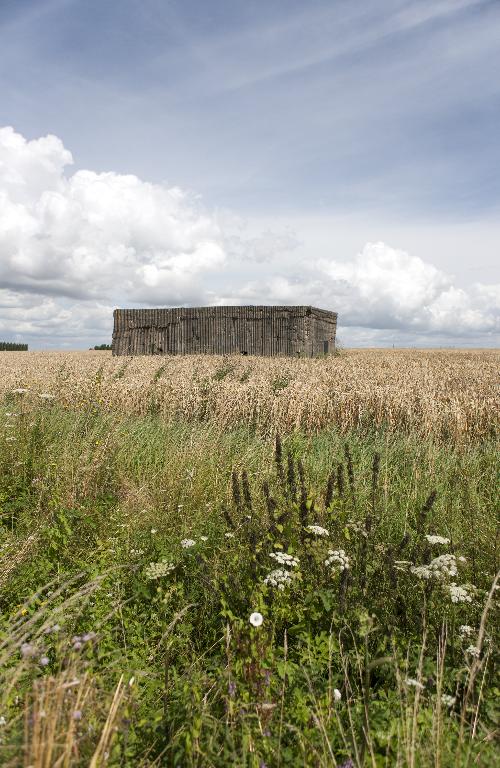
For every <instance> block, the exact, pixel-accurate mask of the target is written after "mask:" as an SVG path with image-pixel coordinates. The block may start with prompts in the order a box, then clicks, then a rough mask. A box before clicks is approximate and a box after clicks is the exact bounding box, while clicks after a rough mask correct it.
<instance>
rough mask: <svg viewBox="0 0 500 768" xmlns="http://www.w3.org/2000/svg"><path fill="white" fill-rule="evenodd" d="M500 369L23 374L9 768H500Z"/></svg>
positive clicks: (5, 455)
mask: <svg viewBox="0 0 500 768" xmlns="http://www.w3.org/2000/svg"><path fill="white" fill-rule="evenodd" d="M497 359H498V358H497V357H496V355H495V353H493V352H475V353H474V352H471V353H465V352H445V353H440V352H408V353H405V352H382V351H370V352H356V353H346V354H345V355H344V356H342V357H340V358H334V359H325V360H311V361H303V360H293V361H283V360H256V359H244V360H240V359H233V358H228V359H210V358H207V359H205V358H189V359H186V358H184V359H182V358H180V359H172V360H171V359H165V360H158V359H149V358H141V359H135V360H125V361H124V360H123V359H120V360H116V359H112V358H111V357H110V356H108V354H107V353H106V352H98V353H82V354H79V355H76V354H41V353H40V354H37V353H35V354H34V353H30V354H29V355H15V353H9V354H5V355H4V356H2V357H1V361H0V362H1V363H2V364H3V367H2V375H1V378H0V387H1V390H2V398H3V405H2V408H1V409H0V514H1V517H0V764H2V765H5V766H12V767H13V768H14V767H16V768H17V766H25V767H26V766H34V768H48V767H49V766H92V768H97V766H104V765H108V766H143V767H144V768H146V767H147V768H150V767H152V766H228V765H231V766H242V767H243V766H245V767H246V766H248V767H249V768H257V767H258V768H264V766H267V767H268V768H271V767H272V766H273V767H274V766H296V765H303V766H345V768H347V767H348V766H357V767H359V766H382V765H384V766H385V765H388V766H393V765H394V766H405V767H406V766H411V767H412V768H413V767H415V768H416V767H417V766H433V768H437V767H438V766H441V767H442V768H446V767H447V766H450V767H451V766H473V765H484V766H490V765H495V764H496V763H497V762H498V761H497V749H496V743H495V740H496V738H497V737H498V731H497V730H496V729H497V720H498V705H497V702H498V699H499V696H498V694H499V690H498V679H497V676H496V674H497V670H498V656H497V649H496V647H495V627H496V626H497V624H496V622H497V619H498V615H497V611H498V573H497V572H498V528H497V512H498V506H497V493H496V479H497V471H498V465H497V458H496V450H497V443H496V430H497V427H498V417H497V413H498V412H497V410H496V408H497V404H496V400H495V386H496V384H495V379H494V376H495V364H496V362H497ZM398 382H399V383H398Z"/></svg>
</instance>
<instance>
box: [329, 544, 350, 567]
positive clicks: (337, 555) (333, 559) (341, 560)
mask: <svg viewBox="0 0 500 768" xmlns="http://www.w3.org/2000/svg"><path fill="white" fill-rule="evenodd" d="M325 565H326V566H327V567H332V568H334V569H335V568H338V569H339V571H345V570H347V569H348V568H349V558H348V557H347V555H346V553H345V550H343V549H329V550H328V557H327V559H326V560H325Z"/></svg>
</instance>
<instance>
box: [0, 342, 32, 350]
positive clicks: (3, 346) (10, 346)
mask: <svg viewBox="0 0 500 768" xmlns="http://www.w3.org/2000/svg"><path fill="white" fill-rule="evenodd" d="M27 351H28V345H27V344H16V343H15V342H14V341H0V352H27Z"/></svg>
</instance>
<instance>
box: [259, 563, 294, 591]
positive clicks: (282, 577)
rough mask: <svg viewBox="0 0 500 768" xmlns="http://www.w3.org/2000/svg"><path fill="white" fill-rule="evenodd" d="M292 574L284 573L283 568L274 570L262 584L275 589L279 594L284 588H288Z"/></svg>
mask: <svg viewBox="0 0 500 768" xmlns="http://www.w3.org/2000/svg"><path fill="white" fill-rule="evenodd" d="M292 577H293V574H292V573H291V572H290V571H285V569H284V568H276V569H275V570H274V571H271V573H268V574H267V576H266V578H265V579H264V584H267V585H268V586H271V587H277V589H279V590H280V591H281V592H283V590H284V589H285V587H289V586H290V584H291V583H292Z"/></svg>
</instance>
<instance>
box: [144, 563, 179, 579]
mask: <svg viewBox="0 0 500 768" xmlns="http://www.w3.org/2000/svg"><path fill="white" fill-rule="evenodd" d="M174 568H175V565H174V563H169V562H168V561H166V560H162V561H161V562H160V563H150V564H149V565H148V567H147V568H146V569H145V571H144V575H145V576H146V578H147V579H148V580H149V581H153V580H154V579H161V578H162V577H163V576H168V574H169V573H172V571H173V570H174Z"/></svg>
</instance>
